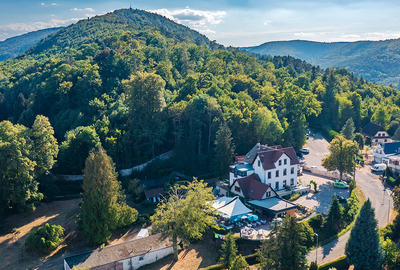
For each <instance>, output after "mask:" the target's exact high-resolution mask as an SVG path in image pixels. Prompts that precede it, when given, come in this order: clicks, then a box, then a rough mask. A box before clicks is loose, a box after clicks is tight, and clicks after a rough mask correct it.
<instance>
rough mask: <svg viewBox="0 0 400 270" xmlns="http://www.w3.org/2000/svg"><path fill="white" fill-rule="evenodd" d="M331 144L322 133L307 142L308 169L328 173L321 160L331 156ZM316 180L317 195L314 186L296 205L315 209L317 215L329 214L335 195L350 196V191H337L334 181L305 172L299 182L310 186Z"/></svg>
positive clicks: (316, 134)
mask: <svg viewBox="0 0 400 270" xmlns="http://www.w3.org/2000/svg"><path fill="white" fill-rule="evenodd" d="M328 146H329V143H328V142H327V141H326V140H325V139H324V138H323V137H322V135H321V134H320V133H315V134H313V136H310V138H309V139H308V140H307V144H306V145H305V146H304V148H308V149H309V150H310V153H309V154H307V155H304V159H303V161H304V162H305V165H306V166H307V167H314V166H315V168H316V169H318V170H320V171H326V169H325V168H324V167H322V165H321V160H322V159H323V158H324V157H325V156H326V155H328V154H329V150H328ZM311 180H314V181H315V182H316V183H317V190H318V192H317V193H314V192H313V191H314V186H313V185H311V190H312V191H310V192H309V193H308V194H307V195H303V196H301V197H300V198H299V199H297V200H296V201H294V203H296V204H300V205H303V206H305V207H308V208H310V209H314V210H315V211H316V212H317V213H322V214H328V210H329V206H330V205H331V202H332V197H333V196H335V195H338V196H343V197H344V198H348V197H349V196H350V194H349V190H348V189H337V188H334V187H333V183H334V181H333V180H329V179H326V178H323V177H320V176H317V175H312V174H309V173H307V172H303V175H302V176H300V177H299V182H300V181H301V182H302V183H304V184H310V181H311Z"/></svg>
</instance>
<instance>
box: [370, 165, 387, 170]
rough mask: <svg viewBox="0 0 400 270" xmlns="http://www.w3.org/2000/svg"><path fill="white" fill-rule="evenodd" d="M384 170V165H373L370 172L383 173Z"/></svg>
mask: <svg viewBox="0 0 400 270" xmlns="http://www.w3.org/2000/svg"><path fill="white" fill-rule="evenodd" d="M384 170H386V164H383V163H381V164H375V165H374V166H373V167H372V168H371V172H383V171H384Z"/></svg>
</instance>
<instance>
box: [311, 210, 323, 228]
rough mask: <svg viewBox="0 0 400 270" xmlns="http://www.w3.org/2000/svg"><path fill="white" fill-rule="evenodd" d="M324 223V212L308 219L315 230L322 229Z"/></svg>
mask: <svg viewBox="0 0 400 270" xmlns="http://www.w3.org/2000/svg"><path fill="white" fill-rule="evenodd" d="M323 223H324V216H323V215H322V214H318V215H316V216H314V217H312V218H310V219H309V220H308V224H310V226H311V227H312V228H313V229H314V230H318V229H320V228H321V226H322V224H323Z"/></svg>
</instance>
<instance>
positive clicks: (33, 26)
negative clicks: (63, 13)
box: [0, 18, 82, 33]
mask: <svg viewBox="0 0 400 270" xmlns="http://www.w3.org/2000/svg"><path fill="white" fill-rule="evenodd" d="M81 19H82V18H72V19H68V20H62V19H56V18H54V19H51V20H50V21H47V22H33V23H11V24H6V25H0V32H3V33H4V32H6V31H15V32H20V33H24V32H32V31H36V30H40V29H45V28H51V27H59V26H66V25H69V24H71V23H75V22H77V21H79V20H81Z"/></svg>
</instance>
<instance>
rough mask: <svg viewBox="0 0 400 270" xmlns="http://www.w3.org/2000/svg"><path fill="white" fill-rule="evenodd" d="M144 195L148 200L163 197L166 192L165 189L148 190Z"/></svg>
mask: <svg viewBox="0 0 400 270" xmlns="http://www.w3.org/2000/svg"><path fill="white" fill-rule="evenodd" d="M144 194H145V195H146V198H149V199H150V198H153V197H159V196H160V197H161V196H163V195H165V191H164V189H163V188H153V189H147V190H145V191H144Z"/></svg>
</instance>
